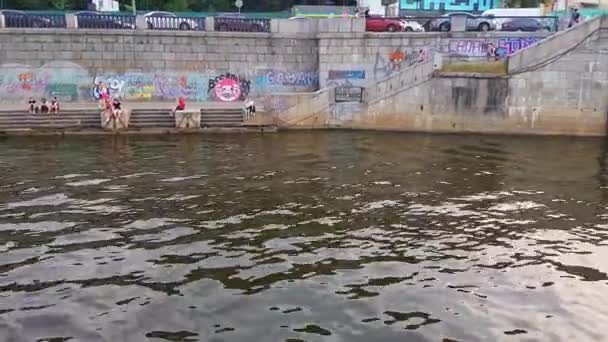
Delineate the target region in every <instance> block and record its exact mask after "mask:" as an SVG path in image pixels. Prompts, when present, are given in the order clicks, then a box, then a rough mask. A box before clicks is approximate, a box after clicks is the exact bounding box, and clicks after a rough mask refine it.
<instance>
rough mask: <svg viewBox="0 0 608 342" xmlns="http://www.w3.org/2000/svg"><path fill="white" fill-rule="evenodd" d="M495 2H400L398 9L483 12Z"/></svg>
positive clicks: (418, 0)
mask: <svg viewBox="0 0 608 342" xmlns="http://www.w3.org/2000/svg"><path fill="white" fill-rule="evenodd" d="M497 4H499V2H497V1H495V0H452V1H445V0H401V1H400V4H399V7H400V8H401V10H405V11H441V12H445V11H463V12H483V11H485V10H489V9H492V8H494V7H495V6H496V5H497Z"/></svg>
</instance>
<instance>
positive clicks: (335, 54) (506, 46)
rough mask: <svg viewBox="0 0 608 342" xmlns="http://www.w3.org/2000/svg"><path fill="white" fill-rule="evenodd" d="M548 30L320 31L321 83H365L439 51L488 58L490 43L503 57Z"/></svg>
mask: <svg viewBox="0 0 608 342" xmlns="http://www.w3.org/2000/svg"><path fill="white" fill-rule="evenodd" d="M550 35H551V33H546V32H487V33H482V32H448V33H439V32H428V33H399V34H394V33H374V34H363V33H361V34H358V35H356V34H346V33H323V34H320V35H319V81H320V86H321V87H325V86H336V85H337V86H340V85H353V86H364V85H367V84H369V83H370V82H373V81H378V80H382V79H385V78H387V77H390V76H391V75H394V74H396V73H398V72H400V71H401V70H404V69H406V68H408V67H411V66H413V65H416V64H418V63H420V62H421V61H424V60H426V59H428V58H430V57H431V56H432V55H433V54H435V53H439V54H441V55H443V56H444V60H445V61H446V62H447V61H448V60H457V61H462V60H467V61H473V62H479V61H487V60H488V49H489V48H490V47H491V46H494V47H495V48H496V49H497V50H498V52H499V54H500V55H502V56H504V57H507V56H510V55H512V54H514V53H516V52H517V51H519V50H522V49H526V48H528V47H530V46H533V45H535V44H537V43H539V42H540V41H541V40H543V39H545V38H546V37H548V36H550Z"/></svg>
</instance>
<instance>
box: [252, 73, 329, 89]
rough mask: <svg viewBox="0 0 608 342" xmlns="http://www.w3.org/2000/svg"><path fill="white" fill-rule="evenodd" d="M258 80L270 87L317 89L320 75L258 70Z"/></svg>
mask: <svg viewBox="0 0 608 342" xmlns="http://www.w3.org/2000/svg"><path fill="white" fill-rule="evenodd" d="M257 73H258V75H259V76H258V80H259V81H261V82H265V83H266V84H268V85H269V86H283V87H302V88H316V87H318V85H319V73H318V72H317V71H316V70H314V71H285V70H275V69H261V70H258V72H257Z"/></svg>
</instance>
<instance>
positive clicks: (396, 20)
mask: <svg viewBox="0 0 608 342" xmlns="http://www.w3.org/2000/svg"><path fill="white" fill-rule="evenodd" d="M298 18H300V17H298ZM0 19H2V20H0V27H7V28H65V27H68V28H86V29H123V30H133V29H150V30H184V31H204V30H214V31H223V32H271V31H272V32H275V31H274V29H272V27H273V26H272V24H271V19H257V18H248V17H245V16H234V17H233V16H221V15H220V16H216V17H212V18H211V17H210V18H209V19H213V21H212V22H211V21H209V22H208V23H207V19H208V18H206V17H202V16H179V15H175V14H172V13H168V12H153V13H149V14H146V15H138V16H135V15H132V14H123V13H118V14H113V13H102V12H89V11H83V12H77V13H75V14H39V13H35V12H24V11H15V10H2V11H0ZM337 19H338V18H336V19H325V20H337ZM273 20H274V19H273ZM279 20H283V21H286V22H291V23H293V24H298V23H297V20H295V21H292V20H286V19H279ZM302 20H314V19H307V18H305V17H303V18H302ZM353 20H357V19H353ZM358 20H364V21H365V28H363V26H362V27H361V29H364V30H365V31H368V32H413V33H418V32H434V31H437V32H449V31H481V32H484V31H508V32H514V31H522V32H536V31H545V32H555V31H557V30H558V29H559V22H560V20H559V18H558V17H557V16H544V17H514V16H500V17H499V16H474V15H470V14H462V13H461V14H452V15H444V16H438V17H437V16H435V17H430V16H407V17H377V16H370V17H367V18H360V19H358ZM71 21H74V22H71ZM281 25H282V24H281ZM275 26H276V25H275ZM303 27H304V26H303Z"/></svg>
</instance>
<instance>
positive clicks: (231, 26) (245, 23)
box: [215, 13, 270, 32]
mask: <svg viewBox="0 0 608 342" xmlns="http://www.w3.org/2000/svg"><path fill="white" fill-rule="evenodd" d="M215 30H216V31H239V32H266V31H269V30H270V27H264V21H262V20H255V19H249V18H247V16H245V15H243V14H239V13H220V14H218V15H217V16H216V17H215Z"/></svg>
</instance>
